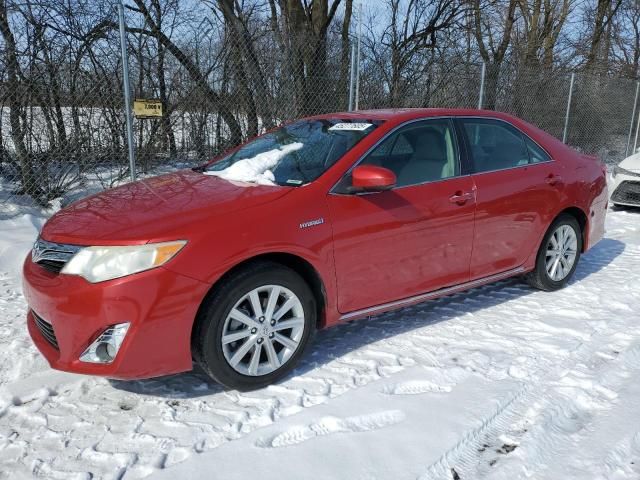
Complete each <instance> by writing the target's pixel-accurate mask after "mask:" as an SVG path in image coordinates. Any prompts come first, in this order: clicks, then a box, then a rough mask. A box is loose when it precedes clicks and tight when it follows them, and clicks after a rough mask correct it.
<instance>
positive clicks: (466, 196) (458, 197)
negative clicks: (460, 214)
mask: <svg viewBox="0 0 640 480" xmlns="http://www.w3.org/2000/svg"><path fill="white" fill-rule="evenodd" d="M469 200H473V193H472V192H462V191H457V192H456V193H454V194H453V195H451V196H450V197H449V201H450V202H451V203H456V204H458V205H464V204H465V203H467V202H468V201H469Z"/></svg>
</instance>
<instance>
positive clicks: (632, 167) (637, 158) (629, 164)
mask: <svg viewBox="0 0 640 480" xmlns="http://www.w3.org/2000/svg"><path fill="white" fill-rule="evenodd" d="M619 166H620V167H622V168H624V169H625V170H629V171H631V172H640V153H636V154H635V155H631V156H630V157H627V158H625V159H624V160H622V161H621V162H620V163H619Z"/></svg>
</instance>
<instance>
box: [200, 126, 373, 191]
mask: <svg viewBox="0 0 640 480" xmlns="http://www.w3.org/2000/svg"><path fill="white" fill-rule="evenodd" d="M379 123H380V122H377V121H376V122H374V121H365V120H360V121H358V122H353V121H350V120H338V119H335V120H334V119H331V120H327V119H323V120H303V121H300V122H296V123H292V124H290V125H286V126H284V127H282V128H279V129H277V130H274V131H273V132H271V133H267V134H266V135H263V136H261V137H258V138H256V139H255V140H253V141H251V142H249V143H247V144H246V145H243V146H242V147H240V148H239V149H238V150H236V151H235V152H233V153H231V154H229V155H227V156H226V157H224V158H222V159H221V160H219V161H217V162H215V163H212V164H211V165H208V166H207V167H206V168H205V170H204V173H205V174H206V175H215V176H217V177H221V178H224V179H227V180H235V181H240V182H252V183H257V184H260V185H289V186H297V185H303V184H305V183H309V182H311V181H313V180H315V179H316V178H318V177H319V176H320V175H322V174H323V173H324V172H325V171H326V170H327V169H328V168H329V167H330V166H331V165H333V164H334V163H335V162H336V161H337V160H338V159H340V157H342V156H343V155H344V154H345V153H347V152H348V151H349V150H351V149H352V148H353V147H354V145H356V144H357V143H358V142H359V141H360V140H362V139H363V138H364V137H366V136H367V135H369V134H370V133H371V132H372V131H373V130H375V128H376V127H377V126H378V124H379Z"/></svg>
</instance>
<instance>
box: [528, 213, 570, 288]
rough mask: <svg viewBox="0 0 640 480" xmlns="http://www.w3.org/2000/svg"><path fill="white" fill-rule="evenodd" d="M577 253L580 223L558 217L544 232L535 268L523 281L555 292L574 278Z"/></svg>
mask: <svg viewBox="0 0 640 480" xmlns="http://www.w3.org/2000/svg"><path fill="white" fill-rule="evenodd" d="M581 251H582V229H581V228H580V224H579V223H578V221H577V220H576V219H575V217H573V216H571V215H568V214H562V215H560V216H559V217H558V218H556V219H555V220H554V222H553V223H552V224H551V226H550V227H549V230H547V233H546V234H545V236H544V239H543V240H542V244H541V245H540V249H539V250H538V255H537V256H536V266H535V269H534V270H533V271H532V272H530V273H528V274H527V275H526V276H525V279H526V280H527V282H528V283H529V285H531V286H532V287H534V288H537V289H539V290H544V291H547V292H550V291H553V290H559V289H561V288H563V287H564V286H565V285H566V284H567V283H568V282H569V280H570V279H571V277H572V276H573V275H574V273H575V271H576V268H577V266H578V261H579V260H580V252H581Z"/></svg>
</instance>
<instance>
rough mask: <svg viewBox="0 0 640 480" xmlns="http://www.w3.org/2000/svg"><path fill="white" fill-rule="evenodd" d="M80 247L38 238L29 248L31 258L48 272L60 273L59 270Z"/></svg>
mask: <svg viewBox="0 0 640 480" xmlns="http://www.w3.org/2000/svg"><path fill="white" fill-rule="evenodd" d="M81 248H82V247H79V246H78V245H64V244H61V243H53V242H47V241H46V240H43V239H41V238H38V240H36V243H34V245H33V249H32V250H31V260H33V262H34V263H37V264H38V265H40V266H42V267H43V268H46V269H47V270H49V271H50V272H53V273H60V270H62V269H63V268H64V266H65V265H66V264H67V262H68V261H69V260H71V257H73V256H74V255H75V254H76V253H77V252H78V250H80V249H81Z"/></svg>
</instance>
